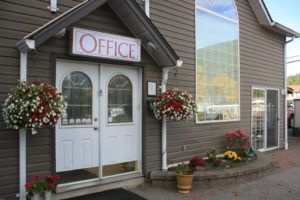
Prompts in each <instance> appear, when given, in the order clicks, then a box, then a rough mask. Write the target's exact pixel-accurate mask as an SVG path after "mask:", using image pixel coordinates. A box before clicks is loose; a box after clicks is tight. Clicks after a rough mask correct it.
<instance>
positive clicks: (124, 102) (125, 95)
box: [107, 75, 133, 124]
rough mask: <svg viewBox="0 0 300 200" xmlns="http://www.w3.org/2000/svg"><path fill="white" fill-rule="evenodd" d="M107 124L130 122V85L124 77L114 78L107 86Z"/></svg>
mask: <svg viewBox="0 0 300 200" xmlns="http://www.w3.org/2000/svg"><path fill="white" fill-rule="evenodd" d="M107 121H108V123H109V124H115V123H130V122H133V121H132V84H131V81H130V80H129V79H128V78H127V77H126V76H124V75H116V76H114V77H113V78H112V79H111V80H110V81H109V84H108V120H107Z"/></svg>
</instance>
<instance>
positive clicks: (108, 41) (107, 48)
mask: <svg viewBox="0 0 300 200" xmlns="http://www.w3.org/2000/svg"><path fill="white" fill-rule="evenodd" d="M112 43H113V41H110V40H107V47H106V54H107V55H109V49H113V46H111V45H110V44H112Z"/></svg>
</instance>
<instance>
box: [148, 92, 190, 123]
mask: <svg viewBox="0 0 300 200" xmlns="http://www.w3.org/2000/svg"><path fill="white" fill-rule="evenodd" d="M152 109H153V111H154V115H155V117H156V118H157V119H162V117H166V118H167V119H169V120H172V121H179V120H184V119H191V118H193V117H194V113H195V110H196V104H195V101H194V99H193V98H192V95H191V94H189V93H187V92H186V91H182V90H179V89H177V88H174V89H170V90H167V91H166V92H164V93H162V94H160V95H159V96H157V98H156V100H155V101H154V102H153V106H152Z"/></svg>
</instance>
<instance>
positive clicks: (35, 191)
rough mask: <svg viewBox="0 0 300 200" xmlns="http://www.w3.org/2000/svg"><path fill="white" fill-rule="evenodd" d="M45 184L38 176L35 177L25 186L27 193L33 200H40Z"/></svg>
mask: <svg viewBox="0 0 300 200" xmlns="http://www.w3.org/2000/svg"><path fill="white" fill-rule="evenodd" d="M44 187H45V182H44V180H42V179H40V177H39V176H38V175H36V176H34V177H33V178H32V180H31V181H27V182H26V184H25V188H26V191H27V192H28V194H29V195H30V198H31V200H40V198H41V193H42V192H43V191H44Z"/></svg>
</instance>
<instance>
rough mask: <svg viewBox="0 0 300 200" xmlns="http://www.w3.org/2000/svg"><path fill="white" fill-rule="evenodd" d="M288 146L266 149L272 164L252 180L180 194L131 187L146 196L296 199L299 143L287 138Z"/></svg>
mask: <svg viewBox="0 0 300 200" xmlns="http://www.w3.org/2000/svg"><path fill="white" fill-rule="evenodd" d="M290 141H291V142H290V146H289V150H288V151H285V150H276V151H273V152H269V153H267V154H269V155H270V156H271V157H272V159H273V162H274V168H273V169H272V172H271V174H270V175H269V176H267V177H264V178H262V179H258V180H256V181H252V182H248V183H244V184H240V185H227V186H221V187H215V188H211V189H205V190H204V189H197V188H193V190H192V191H191V193H190V194H188V195H181V194H179V193H178V192H177V191H176V189H175V188H155V187H149V186H148V185H145V186H144V187H143V188H135V189H132V190H131V191H133V192H135V193H137V194H139V195H141V196H143V197H145V198H147V199H148V200H181V199H183V200H198V199H199V200H300V144H299V143H298V142H296V140H295V138H291V139H290Z"/></svg>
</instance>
